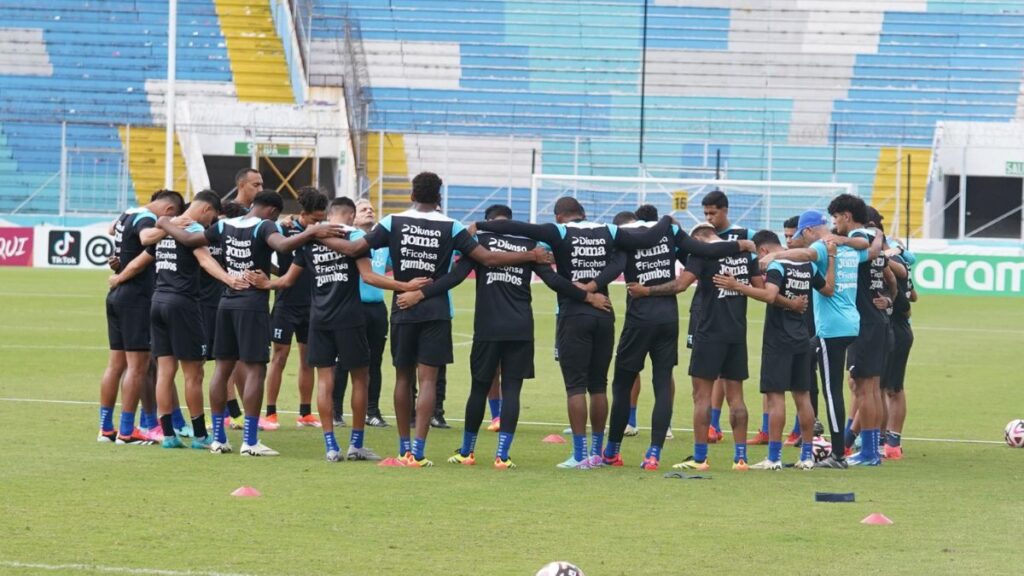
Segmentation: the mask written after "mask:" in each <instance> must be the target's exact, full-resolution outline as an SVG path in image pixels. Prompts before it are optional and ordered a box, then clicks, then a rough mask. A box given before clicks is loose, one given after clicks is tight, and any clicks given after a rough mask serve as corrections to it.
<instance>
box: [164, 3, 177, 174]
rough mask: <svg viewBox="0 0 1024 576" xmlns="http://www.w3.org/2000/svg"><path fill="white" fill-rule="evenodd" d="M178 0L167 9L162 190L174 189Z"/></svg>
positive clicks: (169, 4)
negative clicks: (165, 122) (165, 125)
mask: <svg viewBox="0 0 1024 576" xmlns="http://www.w3.org/2000/svg"><path fill="white" fill-rule="evenodd" d="M177 52H178V0H170V1H169V2H168V8H167V93H166V94H165V95H164V105H165V106H166V112H165V115H166V117H167V118H166V120H167V135H166V139H167V141H166V142H165V143H164V188H165V189H167V190H171V189H172V188H174V93H175V85H174V84H175V74H174V72H175V67H176V66H177V59H178V53H177Z"/></svg>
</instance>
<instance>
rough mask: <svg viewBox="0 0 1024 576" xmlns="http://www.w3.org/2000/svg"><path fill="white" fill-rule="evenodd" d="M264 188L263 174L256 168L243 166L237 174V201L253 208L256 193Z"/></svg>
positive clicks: (247, 207)
mask: <svg viewBox="0 0 1024 576" xmlns="http://www.w3.org/2000/svg"><path fill="white" fill-rule="evenodd" d="M261 190H263V175H262V174H260V172H259V170H256V169H255V168H242V169H241V170H239V171H238V172H237V173H236V174H235V199H234V200H235V202H237V203H239V204H241V205H242V206H243V207H245V209H246V211H248V210H249V209H251V208H252V203H253V200H255V199H256V195H257V194H259V192H260V191H261Z"/></svg>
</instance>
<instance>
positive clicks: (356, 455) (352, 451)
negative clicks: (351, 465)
mask: <svg viewBox="0 0 1024 576" xmlns="http://www.w3.org/2000/svg"><path fill="white" fill-rule="evenodd" d="M345 459H346V460H371V461H374V462H376V461H377V460H380V456H378V455H377V453H376V452H374V451H373V450H370V449H369V448H365V447H364V448H356V447H355V446H349V447H348V452H346V453H345Z"/></svg>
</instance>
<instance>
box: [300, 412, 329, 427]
mask: <svg viewBox="0 0 1024 576" xmlns="http://www.w3.org/2000/svg"><path fill="white" fill-rule="evenodd" d="M295 426H296V427H297V428H320V427H322V426H323V425H322V424H320V419H319V418H317V417H316V416H313V415H312V414H306V415H305V416H299V418H298V420H296V421H295Z"/></svg>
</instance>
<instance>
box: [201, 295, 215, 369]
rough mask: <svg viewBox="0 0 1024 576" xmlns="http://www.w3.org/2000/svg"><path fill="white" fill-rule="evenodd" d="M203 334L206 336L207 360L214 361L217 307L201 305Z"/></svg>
mask: <svg viewBox="0 0 1024 576" xmlns="http://www.w3.org/2000/svg"><path fill="white" fill-rule="evenodd" d="M200 310H201V311H202V313H203V333H204V334H206V359H207V360H213V339H214V338H215V337H216V335H217V307H216V306H205V305H201V306H200Z"/></svg>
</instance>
